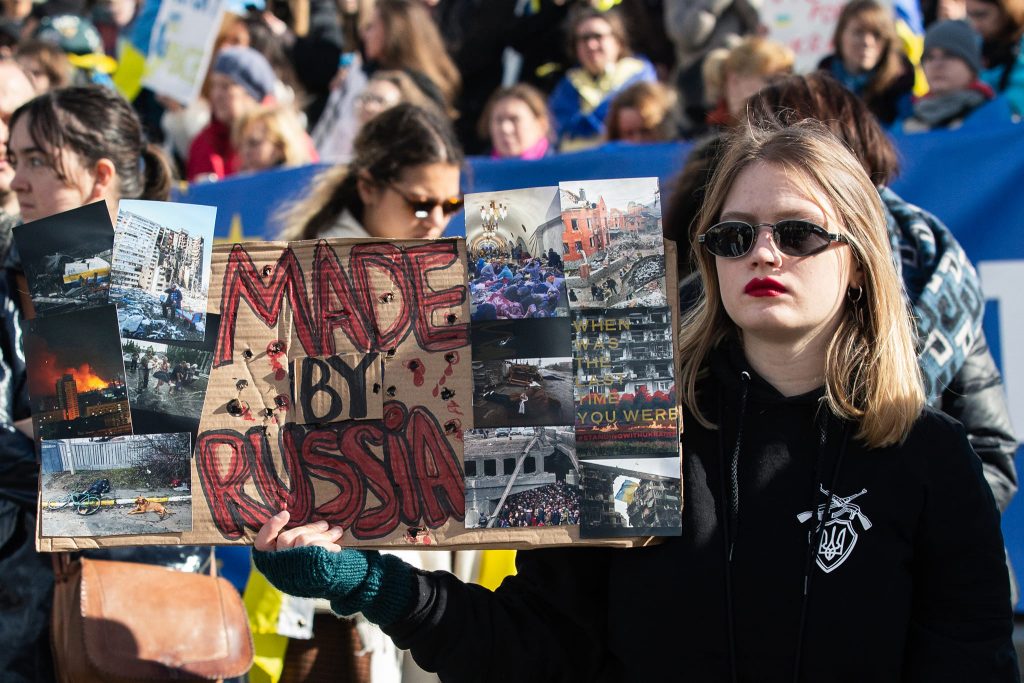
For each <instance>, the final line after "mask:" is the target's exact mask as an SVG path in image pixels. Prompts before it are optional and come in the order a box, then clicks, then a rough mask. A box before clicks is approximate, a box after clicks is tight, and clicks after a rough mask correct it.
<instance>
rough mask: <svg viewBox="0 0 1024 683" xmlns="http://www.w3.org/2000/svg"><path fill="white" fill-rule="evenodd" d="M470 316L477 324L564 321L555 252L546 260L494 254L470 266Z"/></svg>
mask: <svg viewBox="0 0 1024 683" xmlns="http://www.w3.org/2000/svg"><path fill="white" fill-rule="evenodd" d="M469 271H470V272H469V276H470V280H469V296H470V301H471V302H472V312H471V316H472V319H473V320H474V321H477V320H519V319H524V318H554V317H565V316H566V315H568V313H569V309H568V300H567V298H566V293H565V275H564V274H563V273H562V257H561V256H559V255H558V254H557V253H556V252H555V250H554V249H551V250H549V251H548V254H547V255H546V256H545V257H543V258H542V257H539V256H534V257H531V256H530V255H529V254H526V253H524V252H523V250H522V249H521V248H520V247H518V246H516V247H513V248H512V250H511V252H510V253H507V254H500V255H499V254H497V253H496V252H494V251H493V250H489V251H487V252H486V253H481V254H480V255H478V256H477V257H476V259H475V260H474V259H470V264H469Z"/></svg>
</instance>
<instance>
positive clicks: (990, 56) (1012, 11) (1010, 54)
mask: <svg viewBox="0 0 1024 683" xmlns="http://www.w3.org/2000/svg"><path fill="white" fill-rule="evenodd" d="M967 18H968V20H970V22H971V24H972V25H973V26H974V30H975V31H977V32H978V33H979V34H980V35H981V38H982V41H983V42H982V46H981V53H982V56H983V57H984V62H985V69H984V70H983V71H982V72H981V80H983V81H985V83H987V84H988V85H989V86H991V87H992V89H993V90H995V91H996V92H997V93H1000V94H1005V95H1006V97H1007V99H1009V100H1010V104H1011V105H1012V106H1013V109H1014V111H1015V112H1016V113H1017V114H1018V115H1021V114H1024V53H1022V52H1021V47H1022V45H1024V0H967Z"/></svg>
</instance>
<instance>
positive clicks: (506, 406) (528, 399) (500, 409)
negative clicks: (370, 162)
mask: <svg viewBox="0 0 1024 683" xmlns="http://www.w3.org/2000/svg"><path fill="white" fill-rule="evenodd" d="M572 422H573V387H572V358H569V357H564V358H510V359H507V360H487V361H473V424H474V426H476V427H478V428H483V427H528V426H553V425H571V424H572Z"/></svg>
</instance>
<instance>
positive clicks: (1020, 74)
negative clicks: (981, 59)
mask: <svg viewBox="0 0 1024 683" xmlns="http://www.w3.org/2000/svg"><path fill="white" fill-rule="evenodd" d="M1022 46H1024V38H1021V39H1020V40H1019V41H1018V42H1017V43H1015V44H1014V45H1013V47H1012V48H1011V49H1008V50H1005V51H1003V52H1002V54H999V55H995V53H996V52H998V49H996V48H994V47H991V46H989V45H985V48H986V49H985V50H984V52H985V53H986V62H988V64H989V66H988V68H987V69H985V70H984V71H982V72H981V74H980V76H981V80H983V81H985V82H986V83H988V84H989V85H990V86H992V89H993V90H995V91H996V92H997V93H999V94H1001V95H1005V96H1006V98H1007V99H1009V100H1010V104H1011V105H1012V106H1013V111H1014V112H1015V113H1016V114H1018V115H1021V114H1024V50H1022V49H1021V47H1022ZM990 53H991V54H990Z"/></svg>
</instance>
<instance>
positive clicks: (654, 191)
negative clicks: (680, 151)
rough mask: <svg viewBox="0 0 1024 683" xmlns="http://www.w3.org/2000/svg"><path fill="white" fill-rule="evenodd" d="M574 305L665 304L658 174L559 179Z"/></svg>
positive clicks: (564, 245)
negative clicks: (599, 178)
mask: <svg viewBox="0 0 1024 683" xmlns="http://www.w3.org/2000/svg"><path fill="white" fill-rule="evenodd" d="M559 195H560V198H561V210H562V260H563V263H564V270H565V277H566V281H565V282H566V286H567V287H568V290H569V302H570V304H569V305H570V308H572V309H574V310H575V309H579V308H587V307H600V308H628V307H633V306H665V305H667V303H668V299H667V298H666V295H665V291H666V290H665V247H664V242H663V237H662V229H661V193H660V191H659V189H658V179H657V178H625V179H616V180H582V181H571V182H563V183H560V184H559Z"/></svg>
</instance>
